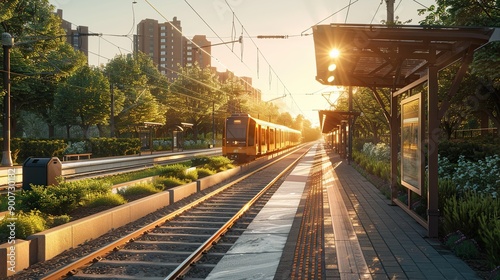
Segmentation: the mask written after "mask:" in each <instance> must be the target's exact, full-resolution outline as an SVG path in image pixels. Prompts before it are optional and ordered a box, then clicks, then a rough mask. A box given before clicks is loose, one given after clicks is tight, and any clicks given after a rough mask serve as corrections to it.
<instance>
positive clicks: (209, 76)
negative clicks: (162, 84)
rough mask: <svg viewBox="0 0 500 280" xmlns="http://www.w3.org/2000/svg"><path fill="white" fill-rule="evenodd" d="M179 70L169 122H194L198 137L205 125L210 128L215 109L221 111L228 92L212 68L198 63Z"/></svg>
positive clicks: (171, 86) (168, 114)
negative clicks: (222, 86)
mask: <svg viewBox="0 0 500 280" xmlns="http://www.w3.org/2000/svg"><path fill="white" fill-rule="evenodd" d="M179 72H180V74H179V76H178V77H177V79H176V80H175V81H173V82H172V84H171V85H170V95H169V97H168V110H167V124H168V126H173V125H176V124H179V123H180V122H186V123H191V124H192V125H193V127H192V129H193V131H192V133H193V138H194V140H197V139H198V134H199V133H200V132H202V130H204V128H205V131H210V130H208V127H211V123H212V112H214V111H218V110H219V108H221V107H222V105H223V104H224V103H225V102H226V100H227V97H228V96H227V93H226V92H224V91H222V90H221V85H220V82H219V81H218V79H217V77H216V76H215V74H214V73H213V71H212V70H211V69H210V68H203V69H202V68H201V67H200V66H198V65H197V64H195V65H193V66H188V67H184V68H181V69H180V70H179ZM215 106H217V107H216V108H214V107H215ZM214 109H215V110H214Z"/></svg>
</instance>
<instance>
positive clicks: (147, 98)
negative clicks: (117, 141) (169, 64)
mask: <svg viewBox="0 0 500 280" xmlns="http://www.w3.org/2000/svg"><path fill="white" fill-rule="evenodd" d="M104 72H105V75H106V76H107V77H108V79H109V82H110V84H111V85H112V88H113V99H114V102H113V103H114V113H115V115H114V120H115V123H116V132H117V134H118V135H120V134H124V133H127V132H133V131H135V127H137V125H138V124H141V123H144V122H160V123H164V122H165V116H164V111H165V110H166V105H167V104H168V101H167V91H168V86H167V81H166V78H165V77H164V76H163V75H161V73H160V72H159V71H158V69H157V68H156V67H155V66H154V64H153V62H152V60H151V58H150V57H149V56H147V55H146V54H144V53H137V54H135V55H134V56H131V55H118V56H116V57H115V58H113V59H112V60H111V61H110V62H109V63H108V64H107V65H106V67H105V69H104Z"/></svg>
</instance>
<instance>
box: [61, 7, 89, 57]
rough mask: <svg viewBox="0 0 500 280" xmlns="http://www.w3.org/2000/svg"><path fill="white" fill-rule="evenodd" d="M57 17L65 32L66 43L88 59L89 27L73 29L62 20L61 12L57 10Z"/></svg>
mask: <svg viewBox="0 0 500 280" xmlns="http://www.w3.org/2000/svg"><path fill="white" fill-rule="evenodd" d="M56 14H57V16H58V17H59V18H60V19H61V20H62V23H61V27H62V28H63V29H64V31H65V32H66V41H67V42H68V44H70V45H72V46H73V48H74V49H75V50H79V51H81V52H83V53H84V54H85V56H86V57H87V60H88V57H89V51H88V49H89V27H88V26H77V27H76V29H73V24H72V23H71V22H69V21H66V20H64V19H63V11H62V10H61V9H57V12H56Z"/></svg>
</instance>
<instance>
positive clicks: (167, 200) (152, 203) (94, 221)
mask: <svg viewBox="0 0 500 280" xmlns="http://www.w3.org/2000/svg"><path fill="white" fill-rule="evenodd" d="M257 164H259V160H256V161H254V162H251V163H248V164H245V165H243V166H240V167H237V168H233V169H230V170H226V171H224V172H219V173H217V174H214V175H211V176H208V177H205V178H201V179H199V180H197V181H195V182H192V183H189V184H185V185H182V186H178V187H175V188H171V189H169V190H167V191H164V192H161V193H158V194H154V195H150V196H148V197H145V198H142V199H139V200H136V201H132V202H130V203H127V204H124V205H120V206H117V207H114V208H113V209H109V210H107V211H103V212H100V213H96V214H94V215H91V216H88V217H85V218H82V219H78V220H76V221H73V222H69V223H67V224H64V225H60V226H57V227H54V228H51V229H49V230H46V231H43V232H39V233H36V234H33V235H31V236H29V237H28V238H27V239H28V240H27V241H25V240H18V241H16V249H15V250H16V259H17V261H16V269H15V270H16V272H17V271H20V270H22V269H24V268H27V267H29V266H30V265H33V264H35V263H37V262H42V261H46V260H49V259H51V258H53V257H55V256H57V255H59V254H60V253H62V252H64V251H66V250H68V249H71V248H75V247H77V246H78V245H80V244H82V243H84V242H85V241H89V240H92V239H95V238H98V237H100V236H101V235H103V234H105V233H107V232H109V231H111V230H114V229H116V228H119V227H121V226H124V225H126V224H128V223H130V222H133V221H135V220H137V219H140V218H142V217H144V216H146V215H147V214H149V213H152V212H154V211H156V210H158V209H160V208H163V207H165V206H168V205H170V204H173V203H175V202H178V201H180V200H182V199H184V198H186V197H188V196H190V195H192V194H194V193H196V192H198V191H201V190H204V189H206V188H208V187H210V186H213V185H215V184H218V183H221V182H223V181H225V180H228V179H230V178H231V177H233V176H235V175H237V174H239V173H241V172H243V171H245V170H248V169H249V168H252V167H253V166H255V165H257ZM136 183H137V182H136ZM128 185H130V184H128ZM9 250H10V244H7V243H6V244H1V245H0V278H3V277H7V276H9V275H12V274H13V273H12V272H11V271H8V270H7V269H3V268H4V265H3V264H5V263H7V268H8V267H9V263H8V261H9V258H10V256H9V255H8V254H9V252H10V251H9ZM9 272H10V273H11V274H9Z"/></svg>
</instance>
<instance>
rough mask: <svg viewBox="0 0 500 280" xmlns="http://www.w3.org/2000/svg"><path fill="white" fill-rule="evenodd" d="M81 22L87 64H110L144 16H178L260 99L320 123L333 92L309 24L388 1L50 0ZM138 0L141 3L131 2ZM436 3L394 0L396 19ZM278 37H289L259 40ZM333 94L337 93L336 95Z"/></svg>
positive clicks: (362, 18) (126, 48) (377, 16)
mask: <svg viewBox="0 0 500 280" xmlns="http://www.w3.org/2000/svg"><path fill="white" fill-rule="evenodd" d="M49 2H50V3H51V4H52V5H54V6H55V8H56V9H62V10H63V18H64V19H65V20H67V21H69V22H71V23H73V24H74V25H75V26H78V25H81V26H88V27H89V30H90V32H92V33H99V34H102V35H101V36H92V37H89V64H91V65H101V64H106V63H107V62H108V61H109V60H110V59H112V58H113V57H115V56H116V55H119V54H128V53H131V52H132V51H133V47H132V36H133V34H135V33H136V26H137V24H138V23H139V22H140V21H141V20H143V19H146V18H150V19H155V20H158V22H160V23H162V22H167V21H171V20H173V18H174V17H177V19H178V20H180V21H181V26H182V32H183V35H184V36H185V37H187V38H192V37H193V36H194V35H206V36H207V39H208V40H209V41H211V42H212V44H219V43H224V42H229V41H232V40H235V39H236V38H238V37H239V36H240V35H241V36H243V43H242V44H240V43H234V44H232V43H230V44H220V45H218V46H212V66H213V67H216V68H217V70H218V71H219V72H223V71H226V70H229V71H232V72H234V73H235V74H236V75H237V76H246V77H252V80H253V87H255V88H258V89H260V90H261V91H262V100H263V101H269V102H273V103H274V104H276V105H277V106H278V107H279V108H280V110H281V111H283V112H284V111H288V112H289V113H290V114H291V115H292V116H293V117H296V116H297V115H298V114H302V115H304V116H305V117H306V118H308V119H309V120H310V121H311V122H312V123H313V125H314V126H318V125H319V118H318V112H317V111H318V110H325V109H330V105H329V102H328V101H327V100H326V98H325V96H328V95H329V94H328V93H329V92H332V91H333V90H334V89H332V88H329V87H326V86H324V85H321V84H320V83H319V82H317V81H316V80H315V75H316V62H315V57H314V43H313V36H312V29H311V27H312V26H314V25H316V24H330V23H356V24H370V23H372V24H378V23H380V22H381V21H382V20H385V19H386V15H387V14H386V3H385V0H136V1H133V0H85V1H81V0H49ZM133 2H136V3H133ZM433 4H435V1H434V0H396V2H395V8H396V9H395V16H398V17H399V20H401V21H407V20H412V22H411V23H409V24H412V25H418V23H419V21H420V20H421V18H422V17H421V16H418V11H417V10H418V9H422V8H425V7H429V6H430V5H433ZM259 35H280V36H286V39H258V38H257V36H259ZM330 96H331V98H332V99H334V98H335V97H333V96H334V95H330Z"/></svg>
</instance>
